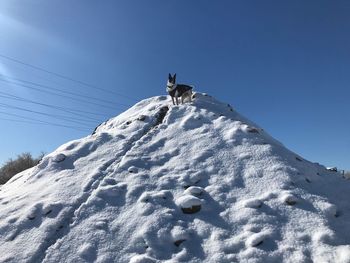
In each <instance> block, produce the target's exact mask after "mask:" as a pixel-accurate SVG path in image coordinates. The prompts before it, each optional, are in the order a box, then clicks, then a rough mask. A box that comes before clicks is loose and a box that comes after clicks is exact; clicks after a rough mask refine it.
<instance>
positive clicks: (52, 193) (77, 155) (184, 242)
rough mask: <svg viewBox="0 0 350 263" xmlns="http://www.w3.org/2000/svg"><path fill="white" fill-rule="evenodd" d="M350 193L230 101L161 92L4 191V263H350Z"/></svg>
mask: <svg viewBox="0 0 350 263" xmlns="http://www.w3.org/2000/svg"><path fill="white" fill-rule="evenodd" d="M286 121H287V120H286ZM349 193H350V183H349V181H347V180H346V179H344V178H342V177H341V176H339V174H338V173H337V172H332V171H328V170H327V169H326V167H324V166H321V165H319V164H315V163H312V162H309V161H307V160H306V159H304V158H302V157H300V156H299V155H298V154H296V153H293V152H291V151H290V150H288V149H286V148H285V147H284V146H283V145H282V144H281V143H280V142H278V141H276V140H275V139H273V138H272V137H271V136H269V135H268V134H267V133H266V131H264V130H263V129H261V128H260V127H259V126H258V125H257V124H255V123H253V122H251V121H249V120H248V119H247V118H245V117H243V116H241V115H240V114H239V113H237V112H236V111H235V110H233V108H232V107H231V106H230V105H228V104H225V103H221V102H219V101H217V100H216V99H214V98H212V97H210V96H209V95H207V94H200V93H196V94H194V101H193V102H191V103H186V104H184V105H178V106H173V105H172V102H171V100H170V98H169V97H165V96H159V97H153V98H149V99H146V100H143V101H141V102H139V103H137V104H136V105H134V106H133V107H132V108H130V109H129V110H127V111H126V112H124V113H122V114H120V115H119V116H117V117H115V118H112V119H110V120H108V121H106V122H104V123H103V124H101V125H100V126H99V127H97V128H96V129H95V131H94V132H93V134H92V135H89V136H87V137H85V138H82V139H79V140H74V141H71V142H68V143H66V144H64V145H62V146H61V147H59V148H58V149H57V150H55V151H54V152H52V153H50V154H48V155H47V156H45V157H44V158H43V160H42V161H41V162H40V164H38V165H37V166H36V167H33V168H31V169H28V170H26V171H24V172H22V173H19V174H17V175H16V176H14V177H13V178H12V179H11V180H10V181H9V182H7V183H6V184H5V185H3V186H2V187H1V188H0V251H1V253H0V262H16V263H17V262H120V263H124V262H132V263H137V262H138V263H141V262H142V263H146V262H293V263H294V262H338V263H349V262H350V224H349V222H350V202H349ZM193 205H195V206H198V205H200V206H201V209H200V211H199V212H197V213H193V214H186V213H184V212H183V211H182V207H190V206H193Z"/></svg>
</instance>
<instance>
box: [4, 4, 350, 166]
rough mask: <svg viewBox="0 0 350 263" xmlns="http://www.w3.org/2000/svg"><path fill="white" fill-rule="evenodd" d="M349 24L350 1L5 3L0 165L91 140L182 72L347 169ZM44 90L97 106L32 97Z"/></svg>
mask: <svg viewBox="0 0 350 263" xmlns="http://www.w3.org/2000/svg"><path fill="white" fill-rule="evenodd" d="M349 14H350V2H349V1H294V0H291V1H258V0H257V1H229V0H226V1H194V0H193V1H188V0H186V1H185V0H183V1H179V0H176V1H164V0H150V1H141V0H140V1H133V0H131V1H130V0H128V1H97V0H95V1H91V0H84V1H83V0H77V1H68V0H51V1H46V0H28V1H21V0H3V1H1V2H0V32H1V41H0V74H1V76H0V85H1V92H2V93H1V94H0V111H1V112H2V113H0V118H1V119H0V123H1V130H0V134H1V141H0V149H1V150H0V163H3V162H4V161H5V160H6V159H7V158H9V157H15V156H16V154H18V153H21V152H24V151H29V152H32V153H33V154H34V155H38V154H39V153H40V151H45V152H50V151H52V150H54V149H55V148H56V147H58V146H59V145H61V144H62V143H65V142H67V141H68V140H71V139H77V138H80V137H83V136H85V135H87V134H89V130H91V131H92V130H93V129H94V127H95V126H96V125H97V124H98V123H99V122H100V121H103V120H105V119H107V118H109V117H112V116H115V115H117V114H118V113H120V112H121V111H122V110H123V109H127V108H128V105H133V104H134V103H135V102H136V101H137V100H140V99H143V98H147V97H150V96H154V95H160V94H165V83H166V78H167V74H168V72H176V73H177V75H178V81H179V82H184V83H189V84H193V85H195V87H196V90H198V91H201V92H207V93H209V94H211V95H213V96H215V97H217V98H218V99H220V100H223V101H225V102H228V103H230V104H232V105H233V106H234V108H235V109H237V110H238V111H239V112H240V113H242V114H243V115H245V116H247V117H248V118H250V119H251V120H253V121H255V122H256V123H258V124H259V125H260V126H262V127H263V128H265V130H267V131H268V132H269V133H270V134H271V135H272V136H274V137H275V138H277V139H278V140H280V141H281V142H283V143H284V144H285V145H286V146H287V147H288V148H290V149H291V150H293V151H295V152H297V153H299V154H300V155H302V156H303V157H305V158H307V159H309V160H310V161H314V162H320V163H322V164H324V165H334V166H338V167H339V168H343V169H348V170H350V136H349V131H350V114H349V113H350V103H349V101H350V91H349V83H350V49H349V47H350V34H349V32H350V15H349ZM1 56H2V57H1ZM3 56H7V57H10V58H12V59H17V60H19V61H21V62H24V63H28V64H31V65H35V66H37V67H40V68H43V69H45V70H48V71H52V72H55V73H58V74H61V75H64V76H67V77H69V78H73V79H75V80H80V81H83V82H86V83H89V84H91V85H93V86H94V87H97V88H100V89H105V90H109V91H112V92H116V93H120V94H123V95H126V96H127V97H128V98H125V97H122V96H119V95H117V94H114V93H108V92H105V91H101V90H97V89H94V88H91V87H88V86H86V85H82V84H78V83H77V82H73V81H69V80H67V79H63V78H60V77H58V76H55V75H52V74H48V73H45V72H43V71H39V70H36V69H34V68H30V67H28V66H25V65H23V64H20V63H16V62H14V61H11V60H9V59H6V58H5V57H3ZM19 80H21V81H19ZM23 80H24V81H27V82H23ZM28 81H30V82H31V83H28ZM33 83H35V84H33ZM24 84H25V85H24ZM37 84H40V85H42V86H38V85H37ZM43 86H44V87H43ZM46 86H49V87H50V89H51V92H52V91H53V90H52V88H56V89H59V91H57V90H56V91H55V92H57V93H59V94H61V95H65V96H72V97H75V98H77V97H76V96H75V95H73V94H69V95H67V93H62V92H61V91H60V90H65V91H68V92H71V93H78V94H81V95H83V96H88V97H94V98H98V99H99V101H97V100H94V101H92V100H91V99H90V98H87V97H81V98H80V99H83V98H84V102H83V101H74V100H71V99H70V98H67V97H59V96H57V95H52V94H48V93H47V92H46V93H45V92H43V90H41V91H39V90H37V89H33V88H41V89H44V90H46V89H47V87H46ZM29 87H30V88H29ZM5 93H6V94H5ZM7 94H11V95H12V96H10V97H11V98H12V99H10V98H9V95H7ZM1 96H2V97H1ZM13 96H17V97H16V98H14V97H13ZM5 97H6V98H5ZM18 97H19V98H24V99H26V100H31V101H35V102H40V103H45V104H49V105H56V106H61V107H64V108H65V109H67V108H70V109H73V110H80V112H79V113H81V115H84V116H85V117H82V116H81V115H79V116H77V115H70V113H68V112H63V111H58V110H56V109H53V108H48V107H45V106H43V105H37V104H32V103H29V102H28V101H20V100H19V99H18ZM86 100H87V101H90V102H93V103H86ZM107 101H109V102H112V103H109V102H107ZM94 103H96V104H102V106H98V105H96V104H94ZM8 105H10V106H11V107H13V106H14V107H20V108H21V109H18V108H17V109H15V108H11V107H10V106H8ZM23 108H24V109H26V110H31V111H38V112H41V113H45V114H50V116H46V115H43V114H41V115H40V114H37V113H33V112H27V111H24V110H23ZM81 111H84V112H81ZM86 112H92V113H94V114H100V115H92V114H90V113H86ZM9 114H16V116H15V115H9ZM17 115H19V116H22V117H19V116H17ZM51 115H63V118H65V119H64V120H62V119H61V120H59V119H55V118H54V117H53V116H51ZM67 116H70V117H69V119H67ZM86 116H89V117H90V119H89V120H90V121H89V120H88V119H86ZM56 117H57V116H56ZM71 117H74V118H77V119H71ZM25 118H27V119H25ZM28 118H35V119H40V120H45V121H47V122H50V123H55V124H59V125H68V126H74V127H77V126H79V127H88V130H87V131H80V130H74V129H70V128H65V127H60V126H56V127H55V126H52V125H37V124H32V123H24V122H23V121H24V120H26V121H33V122H34V120H28ZM59 118H62V116H59ZM82 118H84V119H82ZM91 118H94V120H92V119H91ZM5 119H11V121H9V120H5ZM14 120H17V121H16V122H15V121H14ZM74 120H76V121H79V123H77V122H75V123H74Z"/></svg>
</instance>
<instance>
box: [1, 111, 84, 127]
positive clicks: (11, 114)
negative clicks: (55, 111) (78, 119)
mask: <svg viewBox="0 0 350 263" xmlns="http://www.w3.org/2000/svg"><path fill="white" fill-rule="evenodd" d="M0 113H1V114H5V115H8V116H14V117H18V118H24V119H25V120H23V122H28V120H32V121H34V122H37V123H38V124H45V125H51V126H57V127H64V128H71V129H75V130H80V131H88V130H89V129H87V128H85V127H77V126H71V125H64V124H59V123H53V122H48V121H43V120H38V119H35V118H30V117H26V116H21V115H18V114H14V113H8V112H4V111H0ZM15 121H16V122H20V120H15Z"/></svg>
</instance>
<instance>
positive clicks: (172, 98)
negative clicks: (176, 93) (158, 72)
mask: <svg viewBox="0 0 350 263" xmlns="http://www.w3.org/2000/svg"><path fill="white" fill-rule="evenodd" d="M171 100H172V101H173V105H175V101H174V97H171Z"/></svg>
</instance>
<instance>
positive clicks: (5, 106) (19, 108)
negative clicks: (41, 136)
mask: <svg viewBox="0 0 350 263" xmlns="http://www.w3.org/2000/svg"><path fill="white" fill-rule="evenodd" d="M0 107H3V108H11V109H16V110H20V111H26V112H30V113H35V114H39V115H43V116H48V117H53V118H56V119H61V120H65V121H69V122H73V123H79V124H82V125H86V126H88V125H89V124H87V123H84V122H83V121H84V120H81V119H78V118H75V117H67V116H63V115H57V114H49V113H45V112H40V111H34V110H30V109H26V108H22V107H17V106H13V105H9V104H5V103H0ZM85 122H88V121H87V120H86V121H85ZM89 122H91V121H89Z"/></svg>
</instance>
